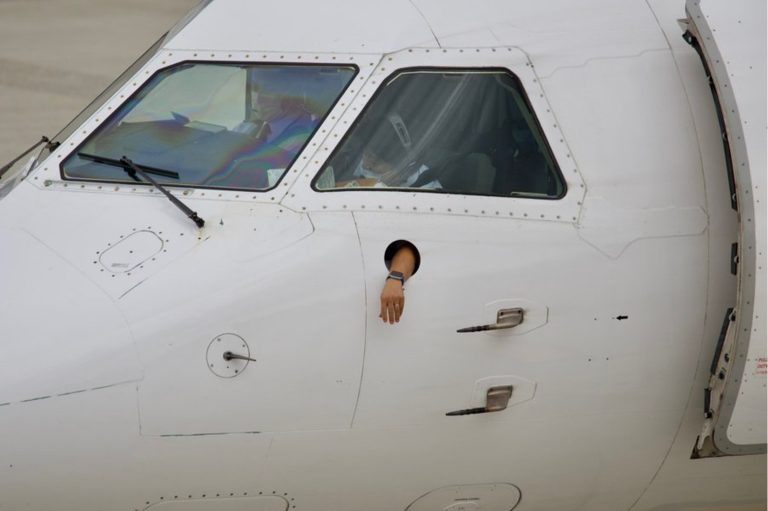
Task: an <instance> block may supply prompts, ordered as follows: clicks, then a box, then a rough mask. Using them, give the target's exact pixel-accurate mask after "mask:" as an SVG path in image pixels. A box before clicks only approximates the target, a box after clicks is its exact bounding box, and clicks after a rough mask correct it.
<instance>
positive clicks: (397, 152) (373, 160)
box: [362, 114, 411, 175]
mask: <svg viewBox="0 0 768 511" xmlns="http://www.w3.org/2000/svg"><path fill="white" fill-rule="evenodd" d="M410 149H411V138H410V135H409V133H408V129H407V128H406V127H405V123H404V122H403V119H402V118H401V117H400V116H399V115H397V114H390V115H388V116H387V117H386V118H385V120H384V122H382V123H381V125H380V126H379V128H378V129H377V130H376V132H375V134H374V136H373V137H372V140H371V142H370V143H369V144H368V145H367V146H366V147H365V149H364V150H363V161H362V164H363V167H364V168H366V169H368V170H370V171H373V172H375V173H377V174H380V175H384V174H389V173H393V172H395V171H396V170H397V169H398V168H399V167H402V166H403V165H404V164H405V163H408V159H409V156H410Z"/></svg>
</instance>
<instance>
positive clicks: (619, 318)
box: [613, 316, 629, 321]
mask: <svg viewBox="0 0 768 511" xmlns="http://www.w3.org/2000/svg"><path fill="white" fill-rule="evenodd" d="M613 319H618V320H619V321H623V320H625V319H629V316H616V317H615V318H613Z"/></svg>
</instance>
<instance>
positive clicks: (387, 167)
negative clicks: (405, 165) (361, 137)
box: [363, 151, 394, 176]
mask: <svg viewBox="0 0 768 511" xmlns="http://www.w3.org/2000/svg"><path fill="white" fill-rule="evenodd" d="M363 168H365V169H368V170H370V171H372V172H375V173H376V174H379V175H382V176H383V175H384V174H387V173H388V172H392V171H393V170H394V166H393V165H392V164H391V163H389V162H388V161H386V160H383V159H382V158H379V157H378V156H377V155H376V154H375V153H373V152H371V151H365V152H364V153H363Z"/></svg>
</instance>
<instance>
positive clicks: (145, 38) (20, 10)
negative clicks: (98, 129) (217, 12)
mask: <svg viewBox="0 0 768 511" xmlns="http://www.w3.org/2000/svg"><path fill="white" fill-rule="evenodd" d="M198 3H199V0H162V1H157V0H97V1H94V0H0V166H2V165H4V164H5V163H7V162H8V161H10V160H11V159H13V158H14V157H15V156H17V155H18V154H20V153H21V152H23V151H24V150H25V149H27V148H28V147H29V146H31V145H32V144H34V143H35V142H37V141H39V140H40V137H41V136H42V135H46V136H49V137H52V136H53V135H55V134H56V133H58V132H59V131H60V130H61V129H62V128H63V127H64V126H66V125H67V123H68V122H69V121H70V120H72V119H73V118H74V117H75V116H76V115H77V114H78V113H79V112H80V111H81V110H82V109H83V108H85V107H86V106H87V105H88V104H89V103H90V102H91V101H92V100H93V99H94V98H95V97H96V96H98V94H99V93H100V92H101V91H102V90H104V89H105V88H106V87H107V86H108V85H109V84H110V83H111V82H112V81H113V80H114V79H115V78H117V77H118V76H119V75H120V73H122V72H123V71H124V70H125V69H126V68H127V67H128V66H130V65H131V64H132V63H133V62H134V61H135V60H136V59H137V58H139V56H141V54H142V53H144V51H145V50H146V49H147V48H149V47H150V46H151V45H152V44H153V43H154V42H155V41H157V39H158V38H160V36H162V35H163V34H164V33H165V32H166V31H168V30H169V29H170V28H171V27H172V26H173V25H174V24H175V23H176V22H177V21H178V20H180V19H181V18H182V17H183V16H184V15H185V14H186V13H187V12H188V11H189V10H190V9H192V8H193V7H194V6H196V5H197V4H198Z"/></svg>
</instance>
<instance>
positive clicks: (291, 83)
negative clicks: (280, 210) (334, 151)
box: [62, 62, 356, 190]
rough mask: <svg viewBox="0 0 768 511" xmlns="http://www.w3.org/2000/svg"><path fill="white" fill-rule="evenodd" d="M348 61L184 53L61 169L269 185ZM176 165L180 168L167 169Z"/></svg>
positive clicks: (338, 86)
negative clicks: (250, 59) (249, 60)
mask: <svg viewBox="0 0 768 511" xmlns="http://www.w3.org/2000/svg"><path fill="white" fill-rule="evenodd" d="M355 72H356V69H355V68H353V67H338V66H322V65H307V66H300V65H266V64H265V65H245V64H214V63H189V62H188V63H183V64H179V65H176V66H174V67H171V68H168V69H165V70H163V71H161V72H159V73H157V74H156V75H155V76H154V77H153V78H152V79H150V80H149V82H147V84H146V85H145V86H144V87H143V88H142V89H141V90H140V91H139V92H138V93H137V94H135V95H134V97H133V98H131V99H130V100H129V101H127V102H126V103H125V104H123V105H122V106H121V107H120V109H119V110H118V111H117V112H116V113H115V114H114V115H113V116H112V117H111V118H110V119H109V120H107V122H105V123H104V124H103V125H102V126H101V127H99V128H98V129H97V130H96V131H95V132H94V133H93V134H92V135H91V136H90V137H89V138H88V139H87V140H86V141H85V143H84V144H82V145H81V146H80V147H78V149H77V151H75V152H74V153H73V154H72V155H70V156H69V157H68V158H67V159H66V160H64V162H63V163H62V171H63V174H64V177H65V178H71V179H86V180H99V181H115V182H122V181H129V182H131V178H130V177H129V175H128V174H127V173H126V172H125V169H123V168H121V166H120V165H119V164H115V162H118V163H119V160H120V158H122V157H123V156H127V157H128V158H129V159H131V160H133V162H134V163H136V164H137V165H140V166H142V167H145V168H149V169H165V170H167V171H170V172H168V173H167V174H168V175H167V176H163V175H159V176H157V177H156V179H157V180H158V181H159V182H161V183H166V184H173V185H180V186H198V187H206V188H228V189H244V190H265V189H269V188H271V187H273V186H274V185H275V184H276V183H277V181H279V180H280V177H281V176H282V175H283V173H284V172H285V171H286V170H287V169H288V167H290V165H291V164H292V163H293V161H294V160H295V159H296V158H297V156H298V154H299V152H301V150H302V148H303V147H304V146H305V145H306V143H307V142H308V141H309V139H310V137H311V136H312V134H313V133H314V132H315V130H316V128H317V127H318V126H319V125H320V123H321V122H322V120H323V118H324V117H325V116H326V115H327V113H328V112H329V111H330V109H331V107H332V106H333V105H334V103H335V102H336V101H337V100H338V98H339V97H340V96H341V94H342V92H343V91H344V89H345V88H346V86H347V84H349V82H350V81H351V80H352V78H353V76H354V75H355ZM171 174H178V177H176V176H171Z"/></svg>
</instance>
